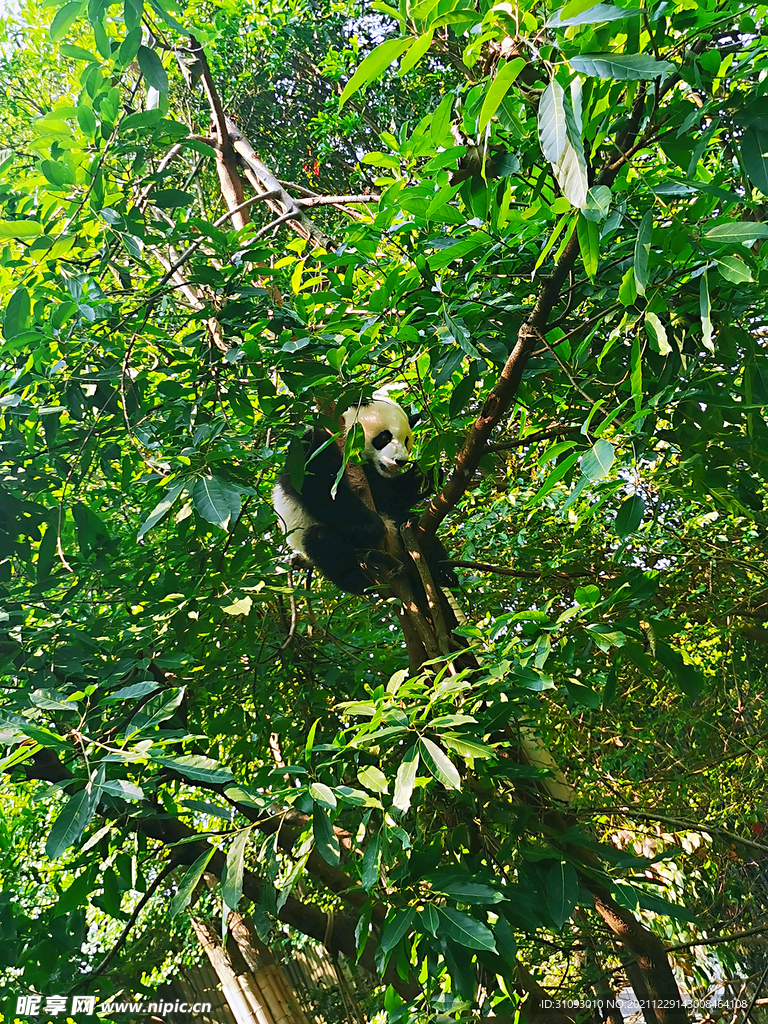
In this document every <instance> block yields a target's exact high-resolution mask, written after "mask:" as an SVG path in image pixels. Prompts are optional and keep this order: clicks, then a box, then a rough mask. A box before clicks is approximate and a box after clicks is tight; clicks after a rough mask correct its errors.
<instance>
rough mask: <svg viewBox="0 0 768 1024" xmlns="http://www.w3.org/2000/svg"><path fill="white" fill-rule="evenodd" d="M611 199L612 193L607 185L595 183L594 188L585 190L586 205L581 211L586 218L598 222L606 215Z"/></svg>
mask: <svg viewBox="0 0 768 1024" xmlns="http://www.w3.org/2000/svg"><path fill="white" fill-rule="evenodd" d="M612 199H613V194H612V193H611V190H610V189H609V188H608V186H607V185H595V187H594V188H591V189H590V190H589V192H587V205H586V206H585V207H584V209H583V210H582V211H581V212H582V215H583V216H584V217H586V218H587V220H592V221H594V222H595V223H596V224H599V223H600V221H602V220H605V218H606V217H607V216H608V211H609V210H610V208H611V200H612Z"/></svg>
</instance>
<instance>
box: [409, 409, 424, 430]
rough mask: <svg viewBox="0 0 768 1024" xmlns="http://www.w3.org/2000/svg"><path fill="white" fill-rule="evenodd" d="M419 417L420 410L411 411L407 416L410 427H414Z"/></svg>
mask: <svg viewBox="0 0 768 1024" xmlns="http://www.w3.org/2000/svg"><path fill="white" fill-rule="evenodd" d="M420 419H421V413H420V412H414V413H412V414H411V415H410V416H409V417H408V425H409V426H411V427H415V426H416V424H417V423H418V422H419V420H420Z"/></svg>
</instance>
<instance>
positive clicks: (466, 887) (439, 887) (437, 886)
mask: <svg viewBox="0 0 768 1024" xmlns="http://www.w3.org/2000/svg"><path fill="white" fill-rule="evenodd" d="M421 881H422V882H426V884H427V885H429V886H431V888H432V891H433V892H439V893H441V894H442V895H443V896H450V897H451V899H453V900H456V902H457V903H466V904H478V905H480V906H488V905H490V904H493V903H501V901H502V900H503V899H504V896H503V894H502V893H500V892H499V891H498V890H497V889H494V888H493V886H490V885H486V884H485V883H484V882H474V881H472V879H471V878H464V877H462V876H461V875H457V874H456V872H454V871H450V870H447V871H446V870H442V871H435V872H433V873H432V874H429V875H425V876H424V877H423V878H422V879H421Z"/></svg>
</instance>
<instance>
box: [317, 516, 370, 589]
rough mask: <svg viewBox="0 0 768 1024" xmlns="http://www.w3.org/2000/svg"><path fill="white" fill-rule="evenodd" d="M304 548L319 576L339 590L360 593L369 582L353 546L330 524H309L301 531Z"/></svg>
mask: <svg viewBox="0 0 768 1024" xmlns="http://www.w3.org/2000/svg"><path fill="white" fill-rule="evenodd" d="M304 548H305V550H306V552H307V554H308V555H309V557H310V559H311V560H312V562H313V563H314V564H315V565H316V566H317V568H318V569H319V570H320V572H321V573H322V574H323V576H325V578H326V579H329V580H330V581H331V583H335V584H336V586H337V587H339V589H340V590H346V591H347V592H348V593H350V594H363V593H365V591H366V589H367V588H368V587H370V586H371V585H372V584H371V581H370V580H369V579H368V577H367V576H366V575H365V573H364V572H363V570H362V568H361V567H360V561H359V559H358V556H357V550H356V548H355V546H353V545H352V544H350V542H349V541H348V540H345V539H344V538H343V537H342V536H341V534H340V533H338V531H337V530H335V529H334V528H333V527H332V526H326V525H324V524H323V523H318V524H316V525H315V526H310V528H309V529H308V530H307V532H306V533H305V534H304Z"/></svg>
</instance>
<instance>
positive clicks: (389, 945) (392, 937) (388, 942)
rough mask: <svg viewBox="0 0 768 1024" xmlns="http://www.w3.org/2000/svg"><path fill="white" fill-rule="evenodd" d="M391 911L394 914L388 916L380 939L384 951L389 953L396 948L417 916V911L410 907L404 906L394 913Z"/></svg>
mask: <svg viewBox="0 0 768 1024" xmlns="http://www.w3.org/2000/svg"><path fill="white" fill-rule="evenodd" d="M390 913H391V914H392V916H391V917H390V916H389V915H388V916H387V920H386V922H385V923H384V927H383V928H382V931H381V939H380V940H379V946H380V948H381V951H382V953H389V951H390V950H392V949H394V948H395V946H396V945H397V944H398V942H399V941H400V939H402V937H403V936H404V935H405V934H406V932H407V931H408V929H409V928H410V927H411V925H412V924H413V919H414V917H415V911H414V910H413V909H412V908H410V907H403V908H401V909H400V910H396V911H395V912H394V913H392V912H391V911H390Z"/></svg>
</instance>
